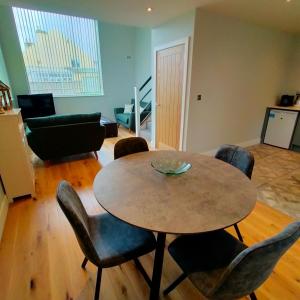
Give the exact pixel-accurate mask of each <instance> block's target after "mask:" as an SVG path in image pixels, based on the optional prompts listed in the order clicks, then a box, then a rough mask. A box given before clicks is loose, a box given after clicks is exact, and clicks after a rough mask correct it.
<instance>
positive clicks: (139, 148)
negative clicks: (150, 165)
mask: <svg viewBox="0 0 300 300" xmlns="http://www.w3.org/2000/svg"><path fill="white" fill-rule="evenodd" d="M145 151H149V148H148V144H147V142H146V140H145V139H143V138H141V137H130V138H126V139H122V140H120V141H118V142H117V143H116V144H115V148H114V158H115V159H118V158H120V157H123V156H126V155H129V154H133V153H138V152H145Z"/></svg>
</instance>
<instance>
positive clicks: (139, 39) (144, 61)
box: [134, 28, 152, 87]
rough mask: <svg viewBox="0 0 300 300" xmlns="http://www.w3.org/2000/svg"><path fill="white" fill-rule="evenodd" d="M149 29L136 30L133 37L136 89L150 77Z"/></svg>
mask: <svg viewBox="0 0 300 300" xmlns="http://www.w3.org/2000/svg"><path fill="white" fill-rule="evenodd" d="M151 64H152V55H151V29H150V28H137V29H136V37H135V70H134V73H135V83H136V85H137V87H141V85H142V84H143V83H144V82H145V81H146V80H147V78H148V77H149V76H150V75H151Z"/></svg>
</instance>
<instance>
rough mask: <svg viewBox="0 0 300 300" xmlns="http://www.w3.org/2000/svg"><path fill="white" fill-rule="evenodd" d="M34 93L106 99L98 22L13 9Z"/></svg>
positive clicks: (29, 81) (30, 84) (31, 89)
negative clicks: (101, 96) (100, 96)
mask: <svg viewBox="0 0 300 300" xmlns="http://www.w3.org/2000/svg"><path fill="white" fill-rule="evenodd" d="M13 14H14V19H15V23H16V28H17V32H18V37H19V42H20V46H21V50H22V54H23V59H24V64H25V68H26V73H27V78H28V83H29V87H30V92H31V93H52V94H53V95H54V96H56V97H64V96H65V97H70V96H99V95H103V83H102V70H101V56H100V43H99V32H98V22H97V21H96V20H93V19H87V18H79V17H73V16H67V15H61V14H56V13H49V12H42V11H36V10H29V9H24V8H18V7H13Z"/></svg>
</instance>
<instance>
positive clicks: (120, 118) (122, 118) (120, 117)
mask: <svg viewBox="0 0 300 300" xmlns="http://www.w3.org/2000/svg"><path fill="white" fill-rule="evenodd" d="M130 115H131V114H116V118H117V121H119V122H122V123H124V124H128V123H129V118H130Z"/></svg>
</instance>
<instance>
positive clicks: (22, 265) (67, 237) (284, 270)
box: [0, 130, 300, 300]
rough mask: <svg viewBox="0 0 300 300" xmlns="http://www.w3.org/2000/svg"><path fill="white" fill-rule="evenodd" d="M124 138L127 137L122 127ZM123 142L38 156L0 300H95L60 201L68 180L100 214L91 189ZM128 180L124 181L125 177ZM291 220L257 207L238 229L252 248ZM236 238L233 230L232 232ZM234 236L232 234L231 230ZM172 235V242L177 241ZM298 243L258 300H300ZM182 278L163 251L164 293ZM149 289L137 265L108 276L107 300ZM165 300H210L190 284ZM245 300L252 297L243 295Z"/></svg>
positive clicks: (8, 231)
mask: <svg viewBox="0 0 300 300" xmlns="http://www.w3.org/2000/svg"><path fill="white" fill-rule="evenodd" d="M120 133H121V134H120V137H126V136H129V134H128V133H127V132H126V131H124V130H120ZM117 139H118V138H112V139H107V140H106V141H105V144H104V146H103V147H102V149H101V151H100V152H99V161H97V160H96V159H95V157H94V156H93V154H87V155H79V156H76V157H75V156H74V157H71V158H67V159H64V160H61V161H56V162H51V163H43V162H42V161H40V160H38V159H36V158H35V159H34V165H35V173H36V189H37V197H36V199H31V198H24V199H19V200H17V201H15V202H14V203H13V204H11V205H10V207H9V212H8V218H7V221H6V225H5V229H4V234H3V238H2V241H1V244H0V299H1V300H27V299H39V300H46V299H53V300H60V299H62V300H63V299H69V300H70V299H73V300H75V299H76V300H83V299H92V298H93V295H94V287H95V280H96V268H95V267H94V266H93V265H92V264H91V263H88V265H87V269H86V271H84V270H82V269H81V267H80V265H81V262H82V259H83V255H82V252H81V250H80V248H79V246H78V243H77V240H76V238H75V235H74V233H73V231H72V229H71V227H70V225H69V224H68V222H67V220H66V218H65V216H64V215H63V213H62V211H61V210H60V208H59V206H58V205H57V202H56V200H55V191H56V186H57V184H58V182H59V181H60V180H61V179H66V180H68V181H70V182H71V184H72V185H73V186H74V187H75V189H76V190H77V191H78V193H79V194H80V196H81V197H82V200H83V202H84V206H85V207H86V209H87V210H88V212H89V213H90V214H95V213H98V212H101V211H102V210H101V208H100V207H99V205H98V203H97V202H96V200H95V198H94V196H93V191H92V185H93V180H94V177H95V175H96V174H97V172H98V171H99V170H100V169H101V168H102V167H103V166H104V165H106V164H107V163H109V161H111V160H112V159H113V146H114V143H115V142H116V140H117ZM124 180H126V178H124ZM291 221H292V218H291V217H289V216H287V215H284V214H282V213H281V212H279V211H277V210H275V209H274V208H271V207H269V206H267V205H265V204H263V203H261V202H258V203H257V205H256V207H255V210H254V211H253V213H252V214H251V215H250V216H249V217H248V218H246V220H244V221H243V222H242V223H241V224H240V230H241V232H242V234H243V236H244V238H245V241H246V243H247V244H248V245H252V244H253V243H256V242H258V241H261V240H263V239H265V238H268V237H270V236H272V235H274V234H276V233H277V232H279V231H280V230H282V229H283V228H284V227H285V226H286V225H287V224H288V223H290V222H291ZM229 230H230V232H232V233H233V231H232V229H229ZM233 234H234V233H233ZM172 238H173V237H172V236H169V237H168V242H170V241H171V240H172ZM299 254H300V242H297V244H296V245H294V246H293V248H291V249H290V251H289V252H288V253H287V254H286V255H284V256H283V257H282V259H281V261H280V262H279V264H278V265H277V266H276V268H275V270H274V272H273V273H272V275H271V276H270V278H269V279H268V280H267V281H266V283H265V284H264V285H263V286H262V287H261V288H259V289H258V291H257V293H256V294H257V296H258V299H259V300H265V299H272V300H275V299H278V300H283V299H285V300H296V299H300V271H299V270H300V255H299ZM141 261H142V263H143V265H144V267H145V268H146V270H147V272H148V274H151V272H152V264H153V254H151V255H146V256H144V257H142V259H141ZM179 274H180V270H179V268H178V267H177V266H176V264H175V263H174V262H173V261H172V258H171V257H170V256H169V254H168V252H167V251H166V252H165V261H164V268H163V278H162V288H164V287H166V286H167V285H168V284H169V283H170V282H171V281H172V280H174V279H175V278H176V277H177V276H178V275H179ZM148 296H149V289H148V286H147V285H146V283H145V282H144V279H143V278H142V277H141V275H140V273H139V272H138V271H137V270H136V268H135V266H134V264H133V263H132V262H128V263H126V264H124V265H121V266H119V267H115V268H111V269H105V270H104V271H103V279H102V287H101V297H102V300H119V299H148ZM161 299H170V300H179V299H189V300H193V299H204V298H203V297H202V296H201V295H200V293H199V292H198V291H197V290H196V289H195V288H194V287H193V285H192V284H191V283H190V282H189V280H185V281H184V282H183V283H182V284H181V285H180V286H178V288H176V289H175V290H174V291H173V292H172V293H171V294H170V295H169V296H168V297H163V296H161ZM245 299H246V298H245Z"/></svg>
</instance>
